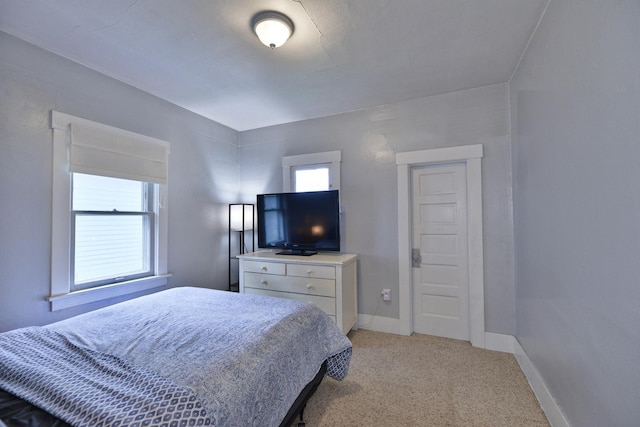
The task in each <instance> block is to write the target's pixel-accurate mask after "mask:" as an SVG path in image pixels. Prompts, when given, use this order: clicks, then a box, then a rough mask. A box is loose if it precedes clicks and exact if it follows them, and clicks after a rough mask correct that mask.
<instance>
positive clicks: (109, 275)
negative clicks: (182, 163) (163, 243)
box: [71, 173, 154, 290]
mask: <svg viewBox="0 0 640 427" xmlns="http://www.w3.org/2000/svg"><path fill="white" fill-rule="evenodd" d="M71 215H72V221H71V224H72V229H71V251H72V259H71V260H72V264H71V266H72V267H71V268H72V277H73V283H72V289H73V290H78V289H86V288H92V287H96V286H101V285H105V284H111V283H117V282H122V281H126V280H132V279H138V278H142V277H147V276H151V275H153V273H154V272H153V262H152V260H153V248H154V244H153V238H152V237H153V234H154V233H153V229H154V227H153V221H154V213H153V184H150V183H145V182H140V181H132V180H127V179H120V178H110V177H103V176H96V175H86V174H81V173H74V174H72V212H71Z"/></svg>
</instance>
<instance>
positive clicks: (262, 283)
mask: <svg viewBox="0 0 640 427" xmlns="http://www.w3.org/2000/svg"><path fill="white" fill-rule="evenodd" d="M260 284H261V285H264V286H267V285H268V284H269V282H267V281H266V280H264V279H263V280H261V281H260Z"/></svg>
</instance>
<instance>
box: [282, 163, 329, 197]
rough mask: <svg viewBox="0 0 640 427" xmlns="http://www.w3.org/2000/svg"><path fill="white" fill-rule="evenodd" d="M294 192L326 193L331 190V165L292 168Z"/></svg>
mask: <svg viewBox="0 0 640 427" xmlns="http://www.w3.org/2000/svg"><path fill="white" fill-rule="evenodd" d="M291 172H292V177H291V179H292V181H293V191H294V192H296V193H300V192H304V191H326V190H330V189H331V188H330V187H331V186H330V183H329V165H311V166H298V167H292V168H291Z"/></svg>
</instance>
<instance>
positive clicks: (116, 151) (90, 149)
mask: <svg viewBox="0 0 640 427" xmlns="http://www.w3.org/2000/svg"><path fill="white" fill-rule="evenodd" d="M69 126H70V128H71V145H70V147H69V150H70V151H69V171H70V172H77V173H84V174H90V175H101V176H109V177H113V178H122V179H131V180H136V181H143V182H153V183H157V184H166V183H167V175H168V171H167V169H168V162H167V159H168V154H169V149H168V146H167V145H163V144H161V143H160V142H159V141H156V140H153V139H152V138H144V137H143V136H141V135H138V134H135V133H132V132H127V131H124V130H117V131H116V129H115V128H110V127H109V128H107V127H104V128H103V127H100V126H89V125H83V124H77V123H71V124H70V125H69Z"/></svg>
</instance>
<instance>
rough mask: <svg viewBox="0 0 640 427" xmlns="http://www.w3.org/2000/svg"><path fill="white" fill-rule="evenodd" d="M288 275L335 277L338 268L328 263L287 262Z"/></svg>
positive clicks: (319, 277) (320, 277)
mask: <svg viewBox="0 0 640 427" xmlns="http://www.w3.org/2000/svg"><path fill="white" fill-rule="evenodd" d="M287 276H298V277H315V278H318V279H335V278H336V268H335V267H329V266H326V265H302V264H287Z"/></svg>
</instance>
